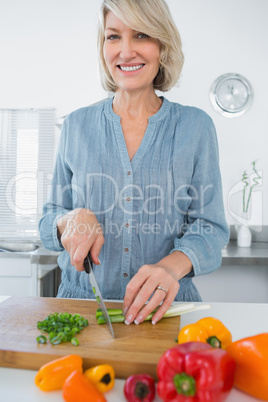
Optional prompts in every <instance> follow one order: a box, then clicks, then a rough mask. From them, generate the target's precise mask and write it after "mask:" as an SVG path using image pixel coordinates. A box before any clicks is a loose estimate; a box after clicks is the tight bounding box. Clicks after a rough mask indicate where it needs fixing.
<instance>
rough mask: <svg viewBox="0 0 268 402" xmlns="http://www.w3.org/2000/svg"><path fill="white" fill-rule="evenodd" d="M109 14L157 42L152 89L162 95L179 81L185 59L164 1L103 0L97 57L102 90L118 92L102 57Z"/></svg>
mask: <svg viewBox="0 0 268 402" xmlns="http://www.w3.org/2000/svg"><path fill="white" fill-rule="evenodd" d="M109 11H112V12H113V13H114V14H115V15H116V16H117V18H119V19H120V20H121V21H122V22H123V23H124V24H125V25H127V26H128V27H129V28H131V29H133V30H135V31H138V32H142V33H145V34H146V35H149V36H150V37H152V38H154V39H158V40H159V42H160V60H159V71H158V74H157V76H156V77H155V79H154V88H155V89H156V90H159V91H162V92H165V91H168V90H169V89H171V88H172V87H173V86H174V85H175V84H176V83H177V82H178V80H179V77H180V73H181V70H182V66H183V62H184V56H183V52H182V43H181V38H180V34H179V31H178V29H177V27H176V25H175V23H174V21H173V19H172V16H171V14H170V11H169V8H168V6H167V4H166V2H165V0H103V3H102V6H101V9H100V19H99V27H98V57H99V68H100V78H101V83H102V86H103V88H104V89H105V90H106V91H111V92H115V91H116V89H117V86H116V84H115V82H114V80H113V78H112V76H111V74H110V73H109V70H108V68H107V66H106V63H105V60H104V55H103V44H104V40H105V34H104V31H105V19H106V15H107V14H108V12H109Z"/></svg>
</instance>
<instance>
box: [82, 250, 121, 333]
mask: <svg viewBox="0 0 268 402" xmlns="http://www.w3.org/2000/svg"><path fill="white" fill-rule="evenodd" d="M84 268H85V271H86V273H87V274H88V275H89V282H90V284H91V287H92V290H93V293H94V296H95V298H96V300H97V302H98V303H99V307H100V309H101V312H102V315H103V318H104V320H105V323H106V325H107V327H108V329H109V331H110V333H111V335H112V337H113V338H115V335H114V331H113V327H112V323H111V320H110V317H109V315H108V312H107V308H106V306H105V303H104V300H103V297H102V295H101V292H100V289H99V286H98V284H97V281H96V279H95V275H94V273H93V268H92V259H91V255H90V253H89V254H88V256H87V257H86V258H85V260H84Z"/></svg>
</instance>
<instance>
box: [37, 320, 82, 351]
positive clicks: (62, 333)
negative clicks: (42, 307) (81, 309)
mask: <svg viewBox="0 0 268 402" xmlns="http://www.w3.org/2000/svg"><path fill="white" fill-rule="evenodd" d="M87 326H88V320H87V319H85V318H84V317H82V316H81V315H80V314H74V315H72V314H70V313H53V314H50V315H49V316H47V317H46V318H45V319H44V320H43V321H38V322H37V328H38V329H39V330H41V331H43V332H47V333H48V339H49V341H50V343H51V344H52V345H58V344H59V343H61V342H72V339H77V338H75V335H76V334H78V333H79V332H80V331H81V330H82V329H83V328H85V327H87ZM39 338H40V339H39ZM43 338H44V339H43ZM46 341H47V340H46V337H45V336H44V335H40V337H38V338H37V342H38V343H46ZM77 341H78V340H77ZM74 342H75V344H76V341H74ZM72 344H74V343H73V342H72ZM76 345H79V341H78V344H76Z"/></svg>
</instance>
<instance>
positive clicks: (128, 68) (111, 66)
mask: <svg viewBox="0 0 268 402" xmlns="http://www.w3.org/2000/svg"><path fill="white" fill-rule="evenodd" d="M103 54H104V59H105V62H106V65H107V67H108V70H109V72H110V74H111V76H112V77H113V80H114V82H115V83H116V85H117V87H118V89H119V90H123V91H127V92H131V91H136V90H141V89H144V90H145V89H146V88H147V89H148V86H149V87H152V88H153V80H154V78H155V76H156V75H157V73H158V70H159V56H160V44H159V41H158V40H157V39H153V38H150V37H149V36H147V35H145V34H144V33H142V32H137V31H134V30H133V29H131V28H129V27H128V26H127V25H125V24H124V23H123V22H122V21H121V20H120V19H119V18H117V17H116V16H115V15H114V14H113V13H112V12H111V11H110V12H108V14H107V16H106V23H105V41H104V45H103Z"/></svg>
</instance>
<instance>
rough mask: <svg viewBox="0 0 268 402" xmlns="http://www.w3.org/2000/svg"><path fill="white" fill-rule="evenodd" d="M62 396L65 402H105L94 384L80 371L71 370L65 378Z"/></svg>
mask: <svg viewBox="0 0 268 402" xmlns="http://www.w3.org/2000/svg"><path fill="white" fill-rule="evenodd" d="M62 396H63V399H64V401H65V402H106V399H105V398H104V396H103V394H102V393H101V392H100V391H98V390H97V388H96V386H95V384H94V383H93V382H92V381H90V380H89V379H87V378H86V377H85V375H84V374H82V373H80V371H73V372H72V374H70V376H69V377H68V378H67V379H66V380H65V382H64V385H63V390H62Z"/></svg>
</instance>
